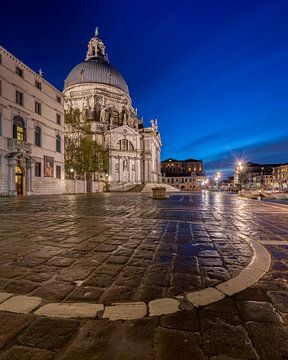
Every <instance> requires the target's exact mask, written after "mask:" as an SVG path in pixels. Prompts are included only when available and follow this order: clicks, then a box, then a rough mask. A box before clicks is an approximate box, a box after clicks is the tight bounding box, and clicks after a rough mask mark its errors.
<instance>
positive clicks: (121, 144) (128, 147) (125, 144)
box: [116, 139, 134, 151]
mask: <svg viewBox="0 0 288 360" xmlns="http://www.w3.org/2000/svg"><path fill="white" fill-rule="evenodd" d="M116 149H117V150H123V151H134V146H133V144H132V143H131V142H130V141H129V140H127V139H121V140H119V141H118V142H117V143H116Z"/></svg>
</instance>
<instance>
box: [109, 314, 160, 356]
mask: <svg viewBox="0 0 288 360" xmlns="http://www.w3.org/2000/svg"><path fill="white" fill-rule="evenodd" d="M157 324H158V320H157V319H152V318H146V319H138V320H130V321H126V322H125V323H123V324H122V325H121V328H120V329H119V330H120V331H118V336H117V337H116V339H117V340H116V341H115V340H114V341H113V348H112V347H110V349H109V352H108V353H109V356H110V358H113V359H117V360H120V359H122V360H132V359H134V360H136V359H141V360H142V359H144V360H154V345H155V337H156V327H157Z"/></svg>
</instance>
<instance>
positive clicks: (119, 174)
mask: <svg viewBox="0 0 288 360" xmlns="http://www.w3.org/2000/svg"><path fill="white" fill-rule="evenodd" d="M118 164H119V165H118V166H119V169H118V170H119V171H118V182H121V173H122V159H121V157H120V156H119V158H118Z"/></svg>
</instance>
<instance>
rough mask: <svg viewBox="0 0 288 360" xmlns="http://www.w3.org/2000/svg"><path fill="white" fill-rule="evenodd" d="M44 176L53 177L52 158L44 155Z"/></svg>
mask: <svg viewBox="0 0 288 360" xmlns="http://www.w3.org/2000/svg"><path fill="white" fill-rule="evenodd" d="M44 176H45V177H54V158H52V157H50V156H44Z"/></svg>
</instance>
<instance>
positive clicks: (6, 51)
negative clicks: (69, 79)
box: [0, 45, 63, 96]
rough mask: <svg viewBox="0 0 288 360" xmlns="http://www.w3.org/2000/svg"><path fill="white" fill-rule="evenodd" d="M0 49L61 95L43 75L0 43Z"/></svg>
mask: <svg viewBox="0 0 288 360" xmlns="http://www.w3.org/2000/svg"><path fill="white" fill-rule="evenodd" d="M0 50H1V51H3V52H4V53H6V55H8V56H10V58H12V59H13V60H14V61H16V62H18V63H19V64H21V65H22V66H23V67H24V68H25V69H26V70H28V71H30V72H31V73H32V74H33V75H34V76H36V77H37V79H38V80H41V81H43V82H44V83H45V84H46V85H48V86H50V87H51V88H52V89H54V90H56V91H57V92H58V93H59V95H61V96H63V93H62V91H61V90H59V89H57V88H56V87H55V86H54V85H52V84H51V83H50V82H49V81H47V80H46V79H45V78H44V77H43V76H41V75H39V74H37V73H36V72H35V71H34V70H32V69H31V68H30V67H29V66H28V65H26V64H25V63H24V62H23V61H21V60H19V59H18V58H17V57H16V56H14V55H13V54H11V53H10V52H9V51H8V50H6V49H5V48H4V47H3V46H1V45H0Z"/></svg>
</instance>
